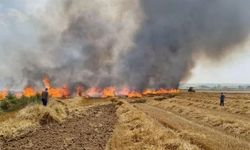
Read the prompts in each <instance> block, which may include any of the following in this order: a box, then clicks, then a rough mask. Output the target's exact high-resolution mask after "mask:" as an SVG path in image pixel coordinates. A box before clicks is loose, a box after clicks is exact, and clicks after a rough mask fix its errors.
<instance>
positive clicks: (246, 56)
mask: <svg viewBox="0 0 250 150" xmlns="http://www.w3.org/2000/svg"><path fill="white" fill-rule="evenodd" d="M45 2H46V0H35V1H34V0H11V1H10V0H1V2H0V59H1V60H0V62H1V64H0V69H1V70H5V65H4V63H15V60H9V59H6V57H5V56H6V55H17V54H16V53H13V52H11V51H10V50H7V49H11V47H12V45H11V44H10V43H8V40H9V39H10V38H13V37H14V38H15V39H16V40H20V39H22V40H28V41H30V42H35V41H32V40H33V38H32V37H30V35H34V34H30V32H32V33H34V28H33V24H31V23H30V22H29V19H30V18H31V17H32V14H33V13H36V12H37V10H38V9H40V8H41V7H42V6H43V5H44V4H45ZM24 3H25V4H27V5H23V4H24ZM13 35H15V36H13ZM12 40H13V39H12ZM26 43H28V42H26ZM17 46H18V45H17ZM22 46H23V45H22ZM25 46H27V47H29V45H25ZM237 48H239V49H242V53H240V54H232V55H231V56H229V57H228V58H227V59H226V60H225V61H223V62H222V63H219V62H216V65H214V63H211V62H210V61H208V60H204V59H202V58H198V59H197V62H196V66H195V68H194V69H193V70H192V76H191V77H190V78H189V80H187V81H185V82H187V83H250V69H249V66H250V42H248V43H247V44H246V45H244V46H243V47H237ZM211 64H213V65H211Z"/></svg>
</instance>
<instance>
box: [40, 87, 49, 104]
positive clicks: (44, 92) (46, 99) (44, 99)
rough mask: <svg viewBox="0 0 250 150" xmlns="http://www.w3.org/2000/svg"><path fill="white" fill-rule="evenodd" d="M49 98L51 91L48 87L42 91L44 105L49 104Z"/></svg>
mask: <svg viewBox="0 0 250 150" xmlns="http://www.w3.org/2000/svg"><path fill="white" fill-rule="evenodd" d="M48 98H49V92H48V89H47V88H46V89H45V91H43V92H42V102H43V106H47V104H48Z"/></svg>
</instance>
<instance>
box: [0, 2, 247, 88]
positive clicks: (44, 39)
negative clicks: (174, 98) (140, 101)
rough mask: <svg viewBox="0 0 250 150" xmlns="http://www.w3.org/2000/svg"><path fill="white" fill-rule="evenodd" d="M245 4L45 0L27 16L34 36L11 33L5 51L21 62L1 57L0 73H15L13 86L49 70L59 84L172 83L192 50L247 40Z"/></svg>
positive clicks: (213, 54)
mask: <svg viewBox="0 0 250 150" xmlns="http://www.w3.org/2000/svg"><path fill="white" fill-rule="evenodd" d="M249 5H250V2H248V1H244V0H239V1H235V0H227V1H225V0H210V1H205V0H92V1H89V0H53V1H48V2H47V4H46V5H45V7H44V8H43V9H42V10H40V11H39V13H37V14H36V15H33V16H32V17H31V20H32V24H33V28H35V31H36V32H35V33H31V35H34V37H30V38H34V39H32V40H31V41H29V40H28V41H27V40H23V39H20V40H19V41H11V42H12V43H11V45H12V46H11V49H13V51H15V52H16V53H15V55H10V56H9V57H10V58H11V59H13V58H14V59H15V60H17V62H18V63H17V64H15V65H13V64H6V67H5V69H6V68H7V69H8V71H7V72H9V74H8V73H7V74H6V73H5V74H6V75H5V76H6V77H5V78H8V75H10V74H16V75H14V76H12V78H11V80H10V79H8V81H11V82H8V84H9V85H10V83H11V85H13V86H15V85H17V84H21V85H33V86H36V87H41V86H42V84H41V79H42V78H43V77H44V76H49V77H50V78H51V79H52V82H53V83H54V84H55V85H58V86H60V85H62V84H69V85H70V86H74V85H75V84H77V83H83V84H84V85H86V86H98V87H104V86H111V85H113V86H117V87H122V86H129V87H132V88H134V89H137V90H141V89H144V88H176V87H178V85H179V82H180V81H181V80H182V79H184V78H186V77H188V76H189V75H190V71H191V69H192V68H193V67H194V65H195V60H196V57H199V56H200V55H205V56H207V58H208V59H211V60H221V59H223V57H225V56H226V55H228V54H229V53H231V52H234V50H235V49H233V48H234V47H235V46H237V45H239V44H242V43H243V42H245V41H246V40H247V38H248V35H249V32H250V20H249V17H250V9H249V8H248V7H247V6H249ZM20 41H21V42H20ZM26 42H27V43H29V44H23V43H26ZM20 43H22V44H21V46H20ZM23 45H25V46H23ZM27 45H28V46H27ZM6 57H8V56H6ZM3 63H4V62H3ZM2 71H4V70H2ZM10 77H11V76H10Z"/></svg>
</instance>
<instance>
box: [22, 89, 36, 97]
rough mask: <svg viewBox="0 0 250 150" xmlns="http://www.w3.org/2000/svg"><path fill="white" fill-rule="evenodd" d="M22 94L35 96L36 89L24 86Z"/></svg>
mask: <svg viewBox="0 0 250 150" xmlns="http://www.w3.org/2000/svg"><path fill="white" fill-rule="evenodd" d="M23 95H24V96H26V97H31V96H35V95H36V91H35V89H33V88H32V87H26V88H24V89H23Z"/></svg>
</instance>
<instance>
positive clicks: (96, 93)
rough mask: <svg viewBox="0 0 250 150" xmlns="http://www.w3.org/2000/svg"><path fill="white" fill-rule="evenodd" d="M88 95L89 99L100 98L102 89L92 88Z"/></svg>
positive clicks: (87, 92)
mask: <svg viewBox="0 0 250 150" xmlns="http://www.w3.org/2000/svg"><path fill="white" fill-rule="evenodd" d="M86 95H87V96H89V97H100V96H101V92H100V89H98V88H96V87H92V88H90V89H88V90H87V91H86Z"/></svg>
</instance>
